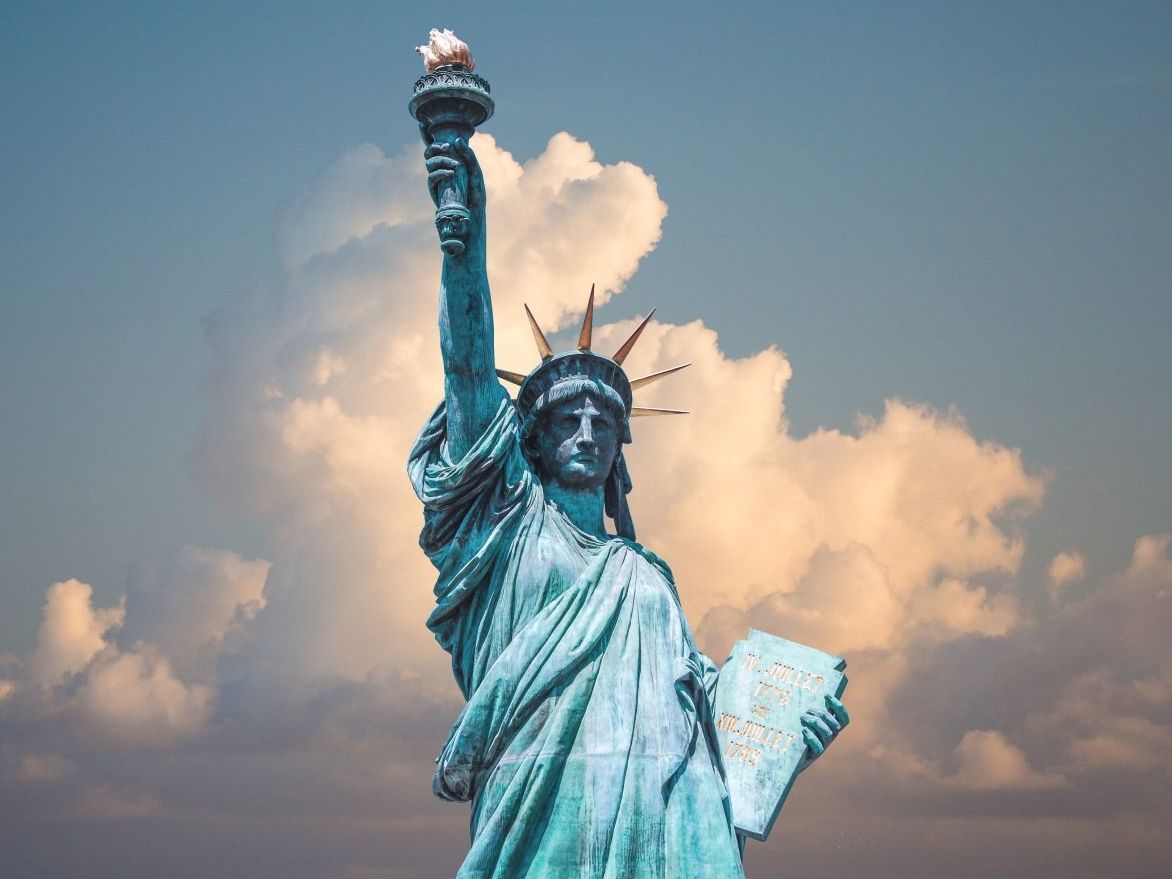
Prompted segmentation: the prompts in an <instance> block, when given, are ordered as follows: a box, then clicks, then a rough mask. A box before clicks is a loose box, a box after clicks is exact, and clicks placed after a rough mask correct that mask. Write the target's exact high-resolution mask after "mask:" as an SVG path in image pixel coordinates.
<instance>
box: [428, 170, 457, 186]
mask: <svg viewBox="0 0 1172 879" xmlns="http://www.w3.org/2000/svg"><path fill="white" fill-rule="evenodd" d="M455 176H456V172H455V171H448V170H446V169H440V170H439V171H432V172H431V173H430V174H428V175H427V185H428V186H431V187H433V188H434V187H436V186H438V185H439V184H440V183H441V182H442V181H444V180H450V179H451V178H453V177H455Z"/></svg>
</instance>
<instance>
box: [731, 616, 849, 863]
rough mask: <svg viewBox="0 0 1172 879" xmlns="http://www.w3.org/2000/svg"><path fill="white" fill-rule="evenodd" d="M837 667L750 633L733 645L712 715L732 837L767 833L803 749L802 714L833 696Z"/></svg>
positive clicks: (818, 655) (838, 681)
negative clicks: (734, 832) (724, 772)
mask: <svg viewBox="0 0 1172 879" xmlns="http://www.w3.org/2000/svg"><path fill="white" fill-rule="evenodd" d="M845 669H846V660H844V659H842V658H841V657H838V656H831V655H830V654H829V653H823V652H821V651H820V650H814V649H813V648H812V647H806V646H804V645H802V644H797V643H795V642H793V641H787V640H785V639H784V638H778V637H776V636H774V635H769V634H766V633H765V632H759V631H757V630H756V629H750V630H749V637H748V639H746V640H744V641H738V642H737V643H736V645H735V646H734V647H733V650H732V654H731V655H730V656H729V658H728V661H727V662H726V663H725V664H724V667H723V668H722V669H721V670H720V677H719V679H718V683H717V687H716V701H715V704H714V705H713V709H714V713H715V719H716V730H717V735H718V736H719V737H720V745H721V754H722V756H723V757H724V765H725V769H726V770H727V772H728V790H729V796H730V798H731V800H732V812H733V823H734V824H735V825H736V828H737V831H738V832H740V833H743V834H744V835H745V836H749V837H752V838H753V839H762V840H763V839H765V838H766V837H767V836H768V835H769V831H770V830H771V829H772V827H773V822H774V821H776V820H777V813H778V812H780V811H781V806H782V803H784V802H785V798H786V795H787V794H788V793H789V790H790V787H792V786H793V783H794V778H795V777H796V775H797V771H798V764H799V763H800V762H801V759H802V754H803V753H804V752H805V750H806V745H805V742H803V741H802V724H801V721H800V718H801V715H802V712H804V711H806V710H807V709H808V708H825V707H826V700H825V696H826V694H828V693H829V694H830V695H833V696H835V697H841V696H842V693H843V690H845V689H846V675H844V674H843V671H844V670H845Z"/></svg>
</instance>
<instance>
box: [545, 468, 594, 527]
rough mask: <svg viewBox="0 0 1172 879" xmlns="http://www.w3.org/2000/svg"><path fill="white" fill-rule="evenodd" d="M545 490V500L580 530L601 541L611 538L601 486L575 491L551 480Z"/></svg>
mask: <svg viewBox="0 0 1172 879" xmlns="http://www.w3.org/2000/svg"><path fill="white" fill-rule="evenodd" d="M544 488H545V499H546V500H547V501H549V502H550V503H551V504H553V505H554V506H555V507H557V508H558V509H559V510H560V511H561V512H562V515H564V516H565V517H566V518H567V519H569V520H570V521H571V522H573V523H574V525H575V526H577V528H578V529H579V530H581V531H585V532H586V533H587V534H589V535H591V536H593V537H597V538H598V539H599V540H607V539H609V538H610V535H609V534H607V533H606V526H605V525H604V523H603V512H604V509H605V499H604V496H603V491H602V486H601V485H600V486H598V487H597V488H586V489H574V488H566V487H565V486H564V485H559V484H558V483H556V482H554V481H552V480H551V481H549V482H547V483H545V484H544Z"/></svg>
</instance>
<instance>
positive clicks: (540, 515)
mask: <svg viewBox="0 0 1172 879" xmlns="http://www.w3.org/2000/svg"><path fill="white" fill-rule="evenodd" d="M408 469H409V472H410V475H411V480H412V482H413V484H414V486H415V490H416V492H417V493H418V495H419V497H420V499H421V500H422V501H423V504H424V521H425V524H424V528H423V532H422V534H421V536H420V544H421V545H422V547H423V549H424V551H425V552H426V553H427V554H428V557H429V558H430V559H431V560H432V562H433V563H434V564H435V566H436V568H438V570H439V579H438V581H437V583H436V587H435V592H436V607H435V610H434V612H433V613H432V614H431V617H430V618H429V620H428V626H429V627H430V628H431V630H432V631H433V632H434V633H435V636H436V639H437V640H438V641H439V642H440V644H441V645H442V646H443V647H444V649H445V650H447V651H448V652H449V653H451V656H452V667H453V671H454V673H455V676H456V681H457V683H458V684H459V686H460V689H461V690H462V691H463V693H464V695H465V697H466V698H467V699H468V703H467V705H466V706H465V708H464V710H463V712H462V713H461V714H460V717H459V719H458V720H457V721H456V724H455V726H454V727H453V728H452V732H451V735H450V736H449V738H448V742H447V744H446V745H445V746H444V749H443V751H442V753H441V754H440V756H439V757H438V758H437V761H436V762H437V768H436V774H435V779H434V787H435V791H436V793H437V794H438V795H439V796H441V797H444V798H446V799H452V800H469V799H470V800H472V846H471V849H470V851H469V853H468V857H467V858H466V860H465V861H464V864H463V866H462V867H461V869H460V872H459V874H458V877H459V879H488V877H492V879H522V877H543V879H558V877H567V879H568V877H597V879H641V877H668V876H670V877H673V879H676V877H678V879H690V877H705V879H707V877H712V879H717V877H719V879H729V877H733V879H737V877H743V875H744V873H743V871H742V868H741V862H740V856H739V853H738V849H737V844H736V839H735V835H734V832H733V829H732V821H731V817H730V811H729V804H728V795H727V792H726V790H725V786H724V781H723V769H722V766H721V763H720V757H719V752H718V747H717V744H716V733H715V728H714V727H713V724H712V717H711V710H710V705H709V701H708V695H707V692H706V690H705V682H706V681H710V680H712V679H713V677H714V675H715V668H714V667H713V666H712V664H711V662H709V661H708V659H707V658H706V657H704V656H703V655H702V654H700V653H699V652H698V651H697V650H696V647H695V643H694V641H693V639H692V634H691V631H690V630H689V628H688V624H687V621H686V620H685V619H684V614H683V610H682V609H681V607H680V602H679V597H678V595H677V593H676V588H675V583H674V581H673V580H672V576H671V572H670V570H669V569H668V567H667V565H666V564H664V563H663V561H662V560H660V559H659V558H658V557H657V556H655V555H654V554H653V553H651V552H649V551H648V550H646V549H644V548H643V547H642V546H640V545H638V544H636V543H633V542H631V541H628V540H624V539H622V538H618V537H614V538H611V539H609V540H606V541H603V540H598V539H597V538H594V537H592V536H590V535H588V534H586V533H584V532H582V531H580V530H579V529H578V528H577V527H575V526H574V525H573V524H572V523H571V522H570V521H569V520H568V519H567V518H566V517H565V516H563V515H562V514H561V513H560V512H559V511H558V510H557V509H556V508H555V507H553V506H552V505H550V504H547V503H546V501H545V497H544V493H543V491H542V486H541V482H540V480H539V479H538V478H537V476H536V474H535V473H534V472H533V471H532V469H531V468H530V466H529V464H528V463H527V462H526V460H525V458H524V456H523V455H522V453H521V449H520V440H519V425H518V419H517V415H516V412H515V410H514V408H513V405H512V403H511V401H509V400H508V399H505V400H504V401H502V404H501V406H500V409H499V410H498V411H497V414H496V417H495V418H494V420H493V422H492V424H491V425H490V426H489V428H488V429H487V430H486V431H485V432H484V434H483V435H482V436H481V437H480V438H479V439H478V440H477V441H476V443H475V444H474V445H473V447H472V448H471V449H470V450H469V452H468V454H467V455H465V457H464V458H463V460H460V461H458V462H454V461H452V460H450V458H449V456H448V451H447V444H446V442H445V420H444V406H443V405H442V404H441V405H440V407H439V408H438V409H437V410H436V412H435V413H434V414H433V415H432V417H431V419H430V420H429V421H428V423H427V425H426V426H425V427H424V429H423V431H422V433H421V434H420V436H419V438H418V440H416V443H415V446H414V448H413V449H412V451H411V458H410V462H409V468H408Z"/></svg>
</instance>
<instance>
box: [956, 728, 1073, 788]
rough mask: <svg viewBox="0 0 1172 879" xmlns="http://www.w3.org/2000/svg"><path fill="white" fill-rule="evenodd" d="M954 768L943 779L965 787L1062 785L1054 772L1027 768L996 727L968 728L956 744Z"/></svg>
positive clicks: (1020, 754)
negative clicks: (952, 773) (948, 776)
mask: <svg viewBox="0 0 1172 879" xmlns="http://www.w3.org/2000/svg"><path fill="white" fill-rule="evenodd" d="M956 759H957V762H958V764H959V765H958V768H957V771H956V774H955V775H954V776H952V777H951V778H949V779H947V783H948V784H951V785H954V786H956V787H961V788H965V789H968V790H1028V789H1036V788H1053V787H1062V786H1064V785H1065V784H1066V780H1065V779H1064V778H1062V776H1061V775H1058V774H1055V773H1041V772H1037V771H1035V770H1034V769H1032V768H1030V765H1029V763H1028V762H1027V760H1026V756H1025V754H1024V753H1023V752H1022V750H1021V748H1018V747H1017V746H1016V745H1014V744H1013V743H1012V742H1010V741H1009V740H1008V739H1007V738H1006V737H1005V735H1004V734H1003V733H1000V732H998V731H997V730H972V731H970V732H968V733H965V736H964V738H963V739H961V740H960V744H958V745H957V746H956Z"/></svg>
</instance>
